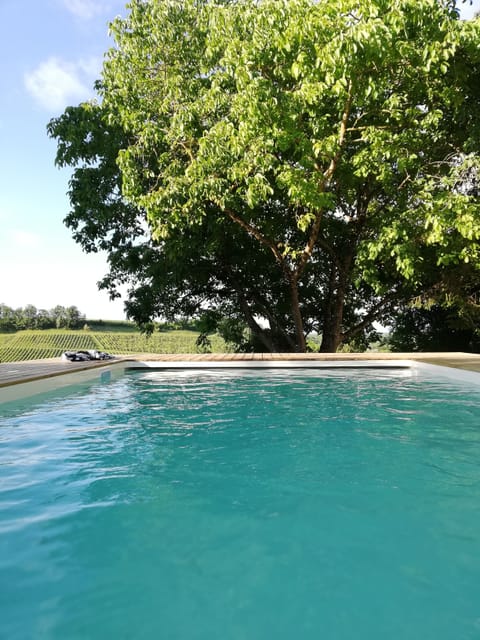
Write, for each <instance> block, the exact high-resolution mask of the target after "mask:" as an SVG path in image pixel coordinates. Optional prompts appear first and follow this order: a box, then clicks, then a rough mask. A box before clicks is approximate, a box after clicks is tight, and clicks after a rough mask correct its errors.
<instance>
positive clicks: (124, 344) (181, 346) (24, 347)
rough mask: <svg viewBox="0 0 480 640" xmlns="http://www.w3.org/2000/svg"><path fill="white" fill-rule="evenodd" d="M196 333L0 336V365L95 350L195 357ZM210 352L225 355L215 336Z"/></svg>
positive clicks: (20, 333) (21, 333)
mask: <svg viewBox="0 0 480 640" xmlns="http://www.w3.org/2000/svg"><path fill="white" fill-rule="evenodd" d="M198 335H199V334H198V332H196V331H188V330H172V331H164V332H156V333H154V334H152V335H151V336H148V337H147V336H145V335H142V334H141V333H140V332H139V331H132V330H127V331H126V330H125V329H123V330H120V331H108V330H105V328H104V330H103V331H84V330H81V331H68V330H54V329H52V330H46V331H17V332H16V333H9V334H0V362H19V361H22V360H38V359H40V358H57V357H59V356H61V355H62V353H63V352H64V351H77V350H79V349H84V350H86V349H97V350H98V351H105V352H107V353H110V354H112V355H128V354H133V353H198V348H197V347H196V344H195V341H196V339H197V337H198ZM210 340H211V351H212V352H214V353H225V352H226V351H227V347H226V345H225V342H224V341H223V340H222V339H221V338H220V337H219V336H211V338H210Z"/></svg>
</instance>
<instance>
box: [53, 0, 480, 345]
mask: <svg viewBox="0 0 480 640" xmlns="http://www.w3.org/2000/svg"><path fill="white" fill-rule="evenodd" d="M129 7H130V13H129V15H128V16H127V18H126V19H120V18H118V19H116V20H115V21H114V23H113V24H112V33H113V35H114V37H115V47H114V48H112V49H111V50H110V51H109V52H108V53H107V56H106V61H105V64H104V69H103V74H102V78H101V81H100V82H99V83H98V84H97V89H98V91H99V95H100V97H101V100H102V102H101V105H99V104H94V103H92V104H86V105H80V106H79V107H69V108H68V109H67V110H66V112H65V114H63V116H61V117H60V118H58V119H55V120H53V121H52V122H51V123H50V125H49V134H50V135H51V136H53V137H55V138H57V140H58V144H59V146H58V155H57V162H58V163H59V164H60V165H62V166H72V167H75V171H74V175H73V177H72V181H71V184H70V199H71V202H72V211H71V213H70V214H69V216H67V220H66V222H67V224H68V225H69V226H70V227H71V228H72V229H73V230H74V237H75V238H76V239H77V241H79V242H80V243H81V244H82V246H83V247H84V248H85V249H86V250H87V251H95V250H98V249H104V250H106V251H107V252H108V254H109V262H110V273H109V274H108V275H107V276H106V278H105V279H104V281H103V283H102V286H103V287H105V288H107V289H108V290H109V291H110V292H111V294H112V295H116V291H117V286H118V284H124V283H128V284H129V285H130V286H131V288H130V291H129V300H128V302H127V311H128V313H129V316H130V317H132V318H134V319H135V320H136V321H137V322H138V323H139V324H140V325H141V326H143V327H144V328H146V329H147V330H148V329H149V328H151V326H150V324H149V323H150V322H151V321H152V319H153V318H155V317H158V316H162V315H163V316H164V317H165V318H167V319H175V318H176V317H178V316H181V315H187V316H193V315H197V316H201V315H202V313H203V312H204V311H205V310H206V309H209V310H211V311H213V312H215V313H216V314H217V315H220V316H222V317H224V318H227V319H228V320H229V321H230V322H233V323H238V322H242V321H243V322H244V323H245V324H246V325H247V327H248V329H249V330H250V331H251V332H252V334H253V336H254V337H256V338H258V339H260V340H261V341H262V345H263V348H268V349H270V350H278V349H280V350H305V349H306V339H305V336H306V335H307V334H308V333H310V332H312V331H313V332H317V333H321V334H322V336H323V339H322V345H321V349H322V350H323V351H331V350H335V349H336V348H338V346H339V345H340V344H341V343H342V342H345V343H347V342H351V341H352V340H355V339H357V340H360V341H362V339H363V337H362V336H363V334H364V332H365V331H367V332H368V331H369V330H370V328H371V322H372V320H374V319H376V318H379V317H380V318H381V317H382V316H383V315H384V314H386V313H388V312H390V311H391V310H392V309H393V308H394V305H398V304H399V303H401V302H402V301H403V302H406V301H408V300H409V299H410V298H412V297H413V296H418V295H420V294H425V293H426V292H429V291H431V290H434V289H435V288H438V286H439V284H440V283H442V279H443V275H444V273H446V272H449V273H450V272H451V270H452V268H454V267H456V266H457V265H460V266H461V265H463V264H469V265H472V266H473V269H474V270H476V269H477V268H478V265H479V247H480V245H479V240H480V215H479V204H478V197H477V195H478V194H477V190H478V189H477V187H478V171H479V168H480V164H479V158H478V141H479V122H478V118H477V117H476V115H475V114H476V113H478V108H479V106H480V105H479V102H480V89H479V83H478V71H479V63H480V53H479V52H480V47H479V43H480V21H478V20H476V21H471V22H466V23H464V22H461V21H459V20H458V13H457V11H456V9H455V2H454V1H453V0H452V1H447V0H445V1H433V0H402V1H401V2H399V3H391V2H388V1H387V0H331V1H330V2H313V0H264V1H263V2H261V3H258V2H256V1H254V0H245V1H244V2H231V3H218V2H209V1H208V0H205V1H203V2H198V0H185V2H182V3H172V2H170V1H169V0H149V1H143V0H133V1H132V2H131V3H130V5H129ZM476 277H478V274H477V273H476ZM259 317H261V318H264V319H265V320H266V321H267V322H268V325H269V326H268V327H267V328H266V329H264V328H262V327H261V326H260V325H259V323H258V321H257V319H258V318H259Z"/></svg>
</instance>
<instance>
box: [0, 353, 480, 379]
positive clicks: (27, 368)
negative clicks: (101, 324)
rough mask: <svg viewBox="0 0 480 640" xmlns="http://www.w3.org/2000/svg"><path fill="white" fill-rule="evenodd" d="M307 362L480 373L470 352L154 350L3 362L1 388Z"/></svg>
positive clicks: (478, 362) (479, 362) (477, 359)
mask: <svg viewBox="0 0 480 640" xmlns="http://www.w3.org/2000/svg"><path fill="white" fill-rule="evenodd" d="M292 360H295V361H297V362H298V361H305V362H315V361H322V362H329V361H347V362H352V361H368V360H415V361H418V362H425V363H428V364H437V365H441V366H445V367H453V368H457V369H463V370H467V371H477V372H479V373H480V354H468V353H373V352H368V353H329V354H318V353H307V354H303V353H302V354H298V353H297V354H295V353H274V354H272V353H245V354H225V353H221V354H175V355H167V354H165V355H163V354H161V355H157V354H151V353H143V354H141V353H139V354H136V355H135V356H119V357H118V358H116V359H114V360H104V361H89V362H68V361H67V362H65V361H62V360H61V359H60V358H50V359H45V360H30V361H28V362H9V363H0V387H7V386H10V385H16V384H22V383H24V382H32V381H35V380H44V379H47V378H52V377H55V376H62V375H65V374H68V373H72V372H74V371H81V370H84V369H93V368H100V367H108V366H111V365H112V364H113V363H118V362H124V363H127V362H130V363H131V364H133V363H134V362H142V361H144V362H150V363H152V362H158V363H159V364H160V363H168V362H195V363H200V362H205V363H208V362H219V361H222V362H230V361H231V362H239V361H262V362H265V363H267V362H269V361H270V362H279V361H287V362H288V361H292Z"/></svg>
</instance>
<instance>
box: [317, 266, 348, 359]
mask: <svg viewBox="0 0 480 640" xmlns="http://www.w3.org/2000/svg"><path fill="white" fill-rule="evenodd" d="M332 280H333V282H331V286H330V291H329V301H328V303H327V309H326V311H325V318H324V320H323V330H322V344H321V345H320V353H335V352H336V350H337V349H338V347H339V346H340V345H341V343H342V339H343V334H342V323H343V309H344V305H345V286H344V285H343V283H342V285H339V286H337V287H335V285H334V282H335V280H336V278H335V277H334V276H333V274H332Z"/></svg>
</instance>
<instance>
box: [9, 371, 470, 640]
mask: <svg viewBox="0 0 480 640" xmlns="http://www.w3.org/2000/svg"><path fill="white" fill-rule="evenodd" d="M479 409H480V394H479V393H478V390H476V389H473V388H472V389H465V388H463V387H460V386H455V385H454V386H452V385H451V384H446V383H443V382H438V381H427V382H424V383H422V384H420V383H419V380H418V379H416V378H411V377H410V376H409V375H408V374H407V373H406V372H393V373H392V372H389V371H381V372H373V371H368V372H367V371H365V370H361V371H352V370H349V371H348V372H344V371H343V372H342V371H336V372H335V371H334V372H329V373H328V375H326V374H325V372H318V371H317V372H313V373H312V372H308V373H307V372H305V371H301V370H295V371H292V370H284V371H269V372H265V373H258V372H254V373H241V374H240V373H239V372H234V373H232V372H226V371H225V370H222V371H213V372H208V373H202V372H198V371H197V372H192V371H190V372H175V373H173V372H167V373H159V372H153V371H152V372H147V373H141V374H130V375H127V376H125V377H124V378H121V379H119V380H116V381H114V382H112V383H110V384H108V385H93V386H89V387H84V388H80V389H79V390H78V391H76V392H73V393H71V394H70V395H66V394H65V393H64V392H62V393H61V394H59V395H58V396H55V394H49V397H48V398H47V399H45V400H42V399H41V398H39V399H37V400H35V402H34V403H32V404H31V405H29V406H28V407H26V406H25V405H22V411H18V410H17V409H15V407H14V406H10V407H8V408H7V410H6V411H5V412H4V415H3V417H2V418H1V419H0V584H2V585H8V589H0V620H1V623H0V630H1V633H0V636H1V637H3V636H4V637H5V638H8V639H9V640H10V639H16V638H18V639H20V638H49V639H50V638H52V639H54V640H55V639H57V638H69V639H70V638H79V639H80V638H82V639H83V638H93V639H97V638H99V639H100V638H102V639H103V638H107V637H119V638H160V637H161V638H189V639H190V638H199V639H200V638H202V639H203V638H214V637H220V636H221V637H226V638H242V639H243V638H249V639H250V638H253V639H255V638H262V639H263V638H269V637H279V638H292V637H299V638H318V637H327V638H329V637H330V638H336V639H337V638H338V639H343V638H352V637H361V638H369V639H375V638H382V639H383V638H386V637H388V638H392V639H396V638H399V639H400V638H435V639H440V640H442V639H445V640H447V639H448V640H450V639H451V638H457V637H458V638H474V637H476V635H475V634H476V633H478V626H475V625H476V624H477V622H476V621H478V584H479V577H480V542H479V539H480V538H479V536H478V531H479V530H480V513H479V509H478V504H479V498H480V465H479V464H478V460H479V459H480V423H479V419H478V416H479V415H480V412H479ZM2 634H3V635H2Z"/></svg>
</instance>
